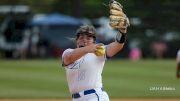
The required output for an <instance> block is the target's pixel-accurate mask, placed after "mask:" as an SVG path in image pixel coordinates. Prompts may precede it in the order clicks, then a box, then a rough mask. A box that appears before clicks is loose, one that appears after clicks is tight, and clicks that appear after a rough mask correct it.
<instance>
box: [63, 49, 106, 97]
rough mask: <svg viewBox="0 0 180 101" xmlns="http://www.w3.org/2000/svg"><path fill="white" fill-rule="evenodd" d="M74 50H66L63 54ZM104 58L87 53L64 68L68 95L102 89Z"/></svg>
mask: <svg viewBox="0 0 180 101" xmlns="http://www.w3.org/2000/svg"><path fill="white" fill-rule="evenodd" d="M73 50H74V49H66V50H65V51H64V52H63V55H62V59H63V57H64V54H68V52H71V51H73ZM105 60H106V57H105V55H104V56H101V57H97V56H96V55H95V54H94V53H87V54H85V55H84V56H82V57H81V58H80V59H78V60H76V61H75V62H74V63H72V64H70V65H68V66H66V67H65V69H66V76H67V81H68V86H69V90H70V93H71V94H73V93H77V92H80V91H82V90H88V89H92V88H101V87H102V76H101V74H102V70H103V67H104V64H105Z"/></svg>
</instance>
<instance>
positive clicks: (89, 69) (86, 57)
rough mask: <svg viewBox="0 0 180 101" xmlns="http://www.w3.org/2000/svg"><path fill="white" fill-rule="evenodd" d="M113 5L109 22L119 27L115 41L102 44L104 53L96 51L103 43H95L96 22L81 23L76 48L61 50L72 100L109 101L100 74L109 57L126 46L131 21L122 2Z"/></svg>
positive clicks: (112, 25) (112, 3)
mask: <svg viewBox="0 0 180 101" xmlns="http://www.w3.org/2000/svg"><path fill="white" fill-rule="evenodd" d="M110 5H112V6H110V8H111V10H112V12H111V16H110V26H111V27H113V28H117V29H118V30H119V33H117V35H116V38H115V41H114V42H112V43H110V44H108V45H105V46H103V47H104V49H105V54H104V55H102V56H98V55H96V51H97V50H98V49H99V48H100V47H102V44H98V43H96V41H95V40H96V30H95V28H94V27H93V26H81V27H80V28H79V29H78V30H77V32H76V46H77V48H75V49H71V48H69V49H66V50H65V51H64V52H63V54H62V60H63V65H64V66H65V70H66V76H67V81H68V86H69V90H70V93H71V94H72V99H73V101H109V97H108V94H107V93H106V91H105V90H104V88H103V84H102V76H101V74H102V71H103V67H104V64H105V61H106V59H107V58H110V57H112V56H114V55H115V54H117V53H118V52H119V51H120V50H121V49H122V48H123V46H124V42H125V40H126V35H127V34H126V32H127V27H128V26H129V21H128V19H127V17H126V16H125V14H124V13H123V11H122V9H121V7H122V6H121V5H120V4H119V3H118V2H116V1H114V0H113V1H112V2H111V4H110ZM116 13H117V14H116ZM119 18H120V19H119ZM118 19H119V20H118Z"/></svg>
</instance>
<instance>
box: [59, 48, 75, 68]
mask: <svg viewBox="0 0 180 101" xmlns="http://www.w3.org/2000/svg"><path fill="white" fill-rule="evenodd" d="M73 50H74V49H70V48H68V49H66V50H65V51H64V52H63V54H62V66H63V67H64V66H65V65H64V56H65V55H66V54H69V53H70V52H72V51H73Z"/></svg>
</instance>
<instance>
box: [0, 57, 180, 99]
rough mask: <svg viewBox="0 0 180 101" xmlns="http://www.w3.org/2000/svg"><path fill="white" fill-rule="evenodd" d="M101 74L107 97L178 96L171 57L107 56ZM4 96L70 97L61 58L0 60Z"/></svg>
mask: <svg viewBox="0 0 180 101" xmlns="http://www.w3.org/2000/svg"><path fill="white" fill-rule="evenodd" d="M102 75H103V83H104V88H105V90H106V91H107V92H108V94H109V96H110V98H130V99H131V98H132V99H133V98H153V99H156V98H165V99H166V98H170V99H171V98H176V99H178V98H180V79H176V62H175V60H141V61H136V62H133V61H129V60H110V61H108V62H107V63H106V65H105V69H104V72H103V74H102ZM165 88H166V89H165ZM6 98H16V99H18V98H20V99H24V98H25V99H26V98H32V99H36V98H39V99H41V98H43V99H46V98H50V99H51V98H53V99H56V98H57V99H59V98H60V99H61V98H67V99H69V98H71V95H70V94H69V91H68V87H67V82H66V77H65V70H64V69H63V68H62V66H61V61H59V60H0V99H6Z"/></svg>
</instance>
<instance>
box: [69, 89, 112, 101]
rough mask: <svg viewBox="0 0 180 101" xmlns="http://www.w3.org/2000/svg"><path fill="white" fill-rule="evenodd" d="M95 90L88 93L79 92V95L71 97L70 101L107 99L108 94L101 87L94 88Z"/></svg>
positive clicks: (106, 100) (104, 100) (101, 100)
mask: <svg viewBox="0 0 180 101" xmlns="http://www.w3.org/2000/svg"><path fill="white" fill-rule="evenodd" d="M95 90H96V92H95V93H92V94H88V95H83V93H81V92H80V95H81V97H79V98H73V99H72V101H109V96H108V94H107V93H106V92H105V91H102V90H101V89H95Z"/></svg>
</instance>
